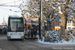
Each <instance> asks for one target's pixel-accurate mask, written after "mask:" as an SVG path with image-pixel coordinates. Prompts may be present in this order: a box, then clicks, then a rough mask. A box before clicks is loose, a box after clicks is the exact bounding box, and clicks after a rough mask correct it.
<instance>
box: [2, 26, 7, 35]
mask: <svg viewBox="0 0 75 50" xmlns="http://www.w3.org/2000/svg"><path fill="white" fill-rule="evenodd" d="M2 34H4V35H5V34H6V29H5V27H4V28H3V29H2Z"/></svg>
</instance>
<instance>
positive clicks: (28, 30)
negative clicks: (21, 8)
mask: <svg viewBox="0 0 75 50" xmlns="http://www.w3.org/2000/svg"><path fill="white" fill-rule="evenodd" d="M27 33H28V38H29V36H30V26H28V29H27Z"/></svg>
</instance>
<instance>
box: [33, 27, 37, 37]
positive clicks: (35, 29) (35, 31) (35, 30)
mask: <svg viewBox="0 0 75 50" xmlns="http://www.w3.org/2000/svg"><path fill="white" fill-rule="evenodd" d="M33 30H34V36H35V37H36V33H37V28H36V26H34V27H33Z"/></svg>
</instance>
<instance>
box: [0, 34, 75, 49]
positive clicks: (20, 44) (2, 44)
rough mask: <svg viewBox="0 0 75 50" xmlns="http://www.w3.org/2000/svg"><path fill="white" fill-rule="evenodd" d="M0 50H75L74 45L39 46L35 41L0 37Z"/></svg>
mask: <svg viewBox="0 0 75 50" xmlns="http://www.w3.org/2000/svg"><path fill="white" fill-rule="evenodd" d="M0 50H75V45H52V44H41V43H38V42H37V40H25V39H24V40H23V41H22V40H10V41H8V40H7V38H6V36H4V35H2V36H1V35H0Z"/></svg>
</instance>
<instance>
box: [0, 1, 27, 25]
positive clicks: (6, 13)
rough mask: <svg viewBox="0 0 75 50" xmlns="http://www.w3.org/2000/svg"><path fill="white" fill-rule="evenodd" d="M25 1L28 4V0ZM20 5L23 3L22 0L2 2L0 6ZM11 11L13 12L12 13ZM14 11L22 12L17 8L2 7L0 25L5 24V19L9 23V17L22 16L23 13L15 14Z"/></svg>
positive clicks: (0, 9)
mask: <svg viewBox="0 0 75 50" xmlns="http://www.w3.org/2000/svg"><path fill="white" fill-rule="evenodd" d="M14 1H15V2H14ZM24 1H25V2H26V0H24ZM8 3H9V4H8ZM20 3H22V0H0V5H1V4H7V5H19V4H20ZM10 9H11V10H12V11H10ZM14 11H20V9H19V8H17V7H7V6H0V24H1V23H2V22H3V18H4V19H5V21H6V22H8V17H9V15H18V16H21V12H14Z"/></svg>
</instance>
